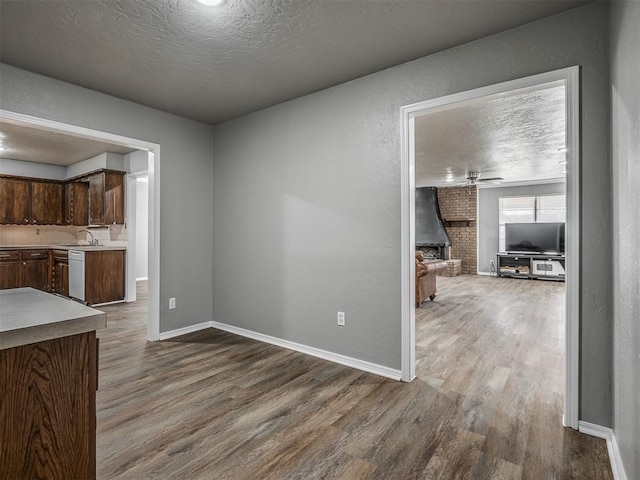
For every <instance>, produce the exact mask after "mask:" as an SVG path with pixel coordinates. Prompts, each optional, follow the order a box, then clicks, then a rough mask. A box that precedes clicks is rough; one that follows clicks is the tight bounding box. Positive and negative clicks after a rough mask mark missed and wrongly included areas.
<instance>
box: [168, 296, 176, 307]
mask: <svg viewBox="0 0 640 480" xmlns="http://www.w3.org/2000/svg"><path fill="white" fill-rule="evenodd" d="M173 308H176V298H175V297H171V298H170V299H169V309H170V310H171V309H173Z"/></svg>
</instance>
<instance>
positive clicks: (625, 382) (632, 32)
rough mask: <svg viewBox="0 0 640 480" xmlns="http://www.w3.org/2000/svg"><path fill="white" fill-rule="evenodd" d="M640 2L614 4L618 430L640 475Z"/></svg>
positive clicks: (630, 467)
mask: <svg viewBox="0 0 640 480" xmlns="http://www.w3.org/2000/svg"><path fill="white" fill-rule="evenodd" d="M639 50H640V2H637V1H629V2H612V11H611V80H612V89H611V95H612V99H611V100H612V149H613V155H612V160H613V207H614V209H613V211H614V217H613V219H614V220H613V224H614V229H613V232H614V240H613V248H614V250H613V252H614V254H613V257H614V260H613V264H614V275H613V292H614V296H613V298H614V299H615V300H614V317H613V318H614V322H613V328H614V336H613V343H614V347H615V348H614V357H613V360H614V364H613V366H614V377H613V378H614V383H613V392H614V432H615V436H616V440H617V442H618V447H619V449H620V455H621V457H622V460H623V463H624V468H625V470H626V473H627V478H628V479H632V478H640V369H639V368H638V366H639V365H640V362H639V359H640V276H639V275H638V272H640V256H639V255H638V245H639V244H638V239H639V238H640V216H639V215H640V213H639V212H640V195H638V192H639V191H640V91H639V90H638V82H639V81H640V62H638V51H639Z"/></svg>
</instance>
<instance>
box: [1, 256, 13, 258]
mask: <svg viewBox="0 0 640 480" xmlns="http://www.w3.org/2000/svg"><path fill="white" fill-rule="evenodd" d="M0 258H11V255H0Z"/></svg>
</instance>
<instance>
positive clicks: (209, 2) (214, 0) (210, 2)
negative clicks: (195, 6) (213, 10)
mask: <svg viewBox="0 0 640 480" xmlns="http://www.w3.org/2000/svg"><path fill="white" fill-rule="evenodd" d="M198 2H200V3H201V4H203V5H206V6H207V7H219V6H220V5H222V4H223V3H224V0H198Z"/></svg>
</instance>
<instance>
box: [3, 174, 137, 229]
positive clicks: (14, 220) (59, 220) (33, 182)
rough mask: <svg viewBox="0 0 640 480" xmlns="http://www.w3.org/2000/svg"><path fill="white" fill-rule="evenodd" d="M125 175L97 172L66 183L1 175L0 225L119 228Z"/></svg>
mask: <svg viewBox="0 0 640 480" xmlns="http://www.w3.org/2000/svg"><path fill="white" fill-rule="evenodd" d="M124 175H125V172H120V171H116V170H99V171H96V172H92V173H90V174H87V175H83V176H81V177H76V178H73V179H72V180H70V181H68V182H58V181H53V180H42V179H38V178H20V177H12V176H0V224H14V225H17V224H20V225H28V224H32V225H33V224H36V225H63V224H64V225H78V226H85V225H122V224H124V211H125V203H124V200H125V198H124V190H125V182H124Z"/></svg>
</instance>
